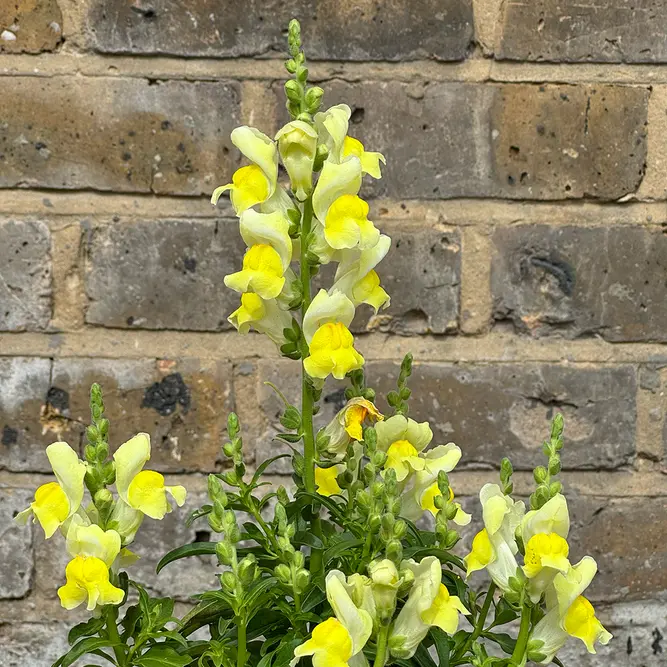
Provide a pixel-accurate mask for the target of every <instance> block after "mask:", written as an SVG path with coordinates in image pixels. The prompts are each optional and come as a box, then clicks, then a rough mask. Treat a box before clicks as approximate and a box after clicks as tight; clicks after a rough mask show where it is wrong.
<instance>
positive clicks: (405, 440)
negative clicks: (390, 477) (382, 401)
mask: <svg viewBox="0 0 667 667" xmlns="http://www.w3.org/2000/svg"><path fill="white" fill-rule="evenodd" d="M375 431H376V433H377V446H378V449H379V450H380V451H383V452H386V453H387V461H386V463H385V465H384V467H385V470H387V469H392V470H394V471H395V472H396V479H397V480H398V481H399V482H402V481H403V480H405V479H406V478H407V477H408V475H409V474H410V473H411V472H416V471H419V470H423V469H424V467H425V465H426V463H425V460H424V458H423V457H421V456H420V455H419V454H420V452H421V451H422V450H423V449H424V448H425V447H426V446H427V445H428V444H429V443H430V442H431V440H432V438H433V431H431V427H430V426H429V425H428V422H424V423H422V424H418V423H417V422H416V421H414V419H408V418H406V417H404V416H403V415H394V416H393V417H390V418H389V419H387V420H385V421H383V422H380V423H378V424H376V426H375Z"/></svg>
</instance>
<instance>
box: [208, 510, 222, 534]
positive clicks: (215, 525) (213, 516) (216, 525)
mask: <svg viewBox="0 0 667 667" xmlns="http://www.w3.org/2000/svg"><path fill="white" fill-rule="evenodd" d="M208 525H209V526H210V527H211V530H212V531H213V532H214V533H222V532H224V530H225V527H224V526H223V524H222V519H221V518H220V515H219V514H217V513H215V512H211V513H210V514H209V515H208Z"/></svg>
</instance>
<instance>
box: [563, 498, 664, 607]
mask: <svg viewBox="0 0 667 667" xmlns="http://www.w3.org/2000/svg"><path fill="white" fill-rule="evenodd" d="M571 511H572V516H573V535H574V540H575V545H576V546H575V547H574V550H575V553H576V554H577V558H580V557H581V556H583V555H585V554H590V555H591V556H593V557H594V558H595V560H596V561H597V563H598V567H599V574H598V576H597V578H596V579H595V582H594V585H593V587H592V589H591V590H592V591H593V595H594V598H595V599H597V600H637V599H642V598H657V597H661V596H662V597H664V594H665V592H667V547H666V546H665V545H666V544H667V523H666V522H665V520H664V517H665V511H667V500H666V499H665V498H651V499H648V498H632V499H630V498H577V499H576V501H575V502H573V503H571Z"/></svg>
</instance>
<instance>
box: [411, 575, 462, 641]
mask: <svg viewBox="0 0 667 667" xmlns="http://www.w3.org/2000/svg"><path fill="white" fill-rule="evenodd" d="M459 612H461V613H464V614H468V613H470V612H469V611H468V610H467V609H466V608H465V607H464V606H463V604H462V603H461V601H460V600H459V598H457V597H456V596H450V595H449V591H448V590H447V587H446V586H445V585H444V584H440V589H439V590H438V595H437V596H436V598H435V600H434V601H433V604H432V605H431V607H430V608H429V609H427V610H426V611H424V612H422V620H423V621H424V623H428V624H429V625H435V626H437V627H438V628H440V629H441V630H443V631H444V632H446V633H447V634H449V635H453V634H454V633H455V632H456V631H457V629H458V627H459Z"/></svg>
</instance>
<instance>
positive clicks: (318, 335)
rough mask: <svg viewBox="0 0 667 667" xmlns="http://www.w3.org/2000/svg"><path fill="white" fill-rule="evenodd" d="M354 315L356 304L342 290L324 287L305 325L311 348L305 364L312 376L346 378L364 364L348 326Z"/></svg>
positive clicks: (315, 299) (306, 336) (305, 335)
mask: <svg viewBox="0 0 667 667" xmlns="http://www.w3.org/2000/svg"><path fill="white" fill-rule="evenodd" d="M353 317H354V304H353V303H352V302H351V301H350V300H349V299H348V298H347V297H346V296H345V295H344V294H342V293H341V292H337V291H336V292H333V293H332V294H328V293H327V292H326V290H323V289H322V290H320V291H319V292H318V293H317V295H316V296H315V298H314V299H313V300H312V302H311V304H310V306H309V307H308V310H307V311H306V314H305V316H304V318H303V327H302V328H303V334H304V337H305V339H306V342H307V343H308V348H309V352H310V354H309V356H308V357H306V358H305V359H304V362H303V365H304V368H305V370H306V373H308V375H310V376H311V377H312V378H316V379H320V380H323V379H325V378H326V377H328V376H329V375H333V376H334V377H335V378H336V379H337V380H342V379H343V378H344V377H345V375H346V374H347V373H349V372H350V371H353V370H356V369H357V368H361V366H363V363H364V358H363V357H362V356H361V355H360V354H359V353H358V352H357V351H356V350H355V349H354V337H353V336H352V334H351V333H350V331H349V329H348V327H349V326H350V323H351V322H352V319H353Z"/></svg>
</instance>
